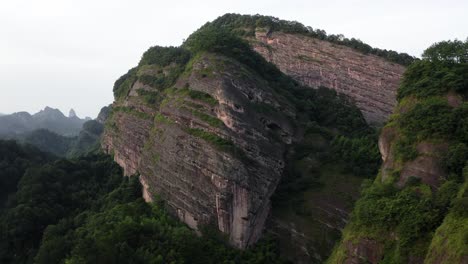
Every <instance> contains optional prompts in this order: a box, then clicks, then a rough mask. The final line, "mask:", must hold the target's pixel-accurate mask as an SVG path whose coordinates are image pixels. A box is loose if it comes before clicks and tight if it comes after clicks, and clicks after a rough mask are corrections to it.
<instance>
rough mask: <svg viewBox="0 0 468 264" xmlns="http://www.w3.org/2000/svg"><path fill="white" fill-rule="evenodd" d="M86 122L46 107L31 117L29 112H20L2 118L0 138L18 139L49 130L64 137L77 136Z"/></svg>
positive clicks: (0, 120)
mask: <svg viewBox="0 0 468 264" xmlns="http://www.w3.org/2000/svg"><path fill="white" fill-rule="evenodd" d="M84 122H85V120H83V119H80V118H78V117H77V116H76V115H75V116H73V117H70V118H68V117H66V116H65V115H64V114H63V113H62V112H60V110H58V109H53V108H50V107H46V108H44V109H43V110H41V111H39V112H38V113H36V114H34V115H31V114H29V113H27V112H18V113H14V114H11V115H5V116H1V117H0V137H3V138H5V137H10V138H13V137H17V136H20V135H22V134H25V133H28V132H32V131H34V130H37V129H48V130H50V131H52V132H54V133H57V134H59V135H64V136H75V135H77V134H78V133H79V132H80V130H81V127H82V126H83V124H84Z"/></svg>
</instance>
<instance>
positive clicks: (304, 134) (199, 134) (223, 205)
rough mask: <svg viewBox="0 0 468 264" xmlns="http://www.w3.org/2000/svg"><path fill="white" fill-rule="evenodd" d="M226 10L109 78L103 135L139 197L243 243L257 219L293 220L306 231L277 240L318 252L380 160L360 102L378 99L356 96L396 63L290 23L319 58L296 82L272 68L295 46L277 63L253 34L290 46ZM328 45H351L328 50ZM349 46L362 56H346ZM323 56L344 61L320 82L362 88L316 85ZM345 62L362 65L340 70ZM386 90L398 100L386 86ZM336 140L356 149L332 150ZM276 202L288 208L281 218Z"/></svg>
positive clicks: (396, 69) (283, 228) (278, 224)
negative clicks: (247, 28)
mask: <svg viewBox="0 0 468 264" xmlns="http://www.w3.org/2000/svg"><path fill="white" fill-rule="evenodd" d="M229 17H230V15H228V16H225V17H222V18H220V19H218V20H216V21H214V22H212V23H209V24H207V25H205V26H203V27H202V28H201V29H200V30H198V31H197V32H195V33H194V34H192V35H191V36H190V37H189V38H188V39H187V41H186V42H185V43H184V45H182V46H181V47H167V48H163V47H153V48H150V49H149V50H148V51H147V52H145V53H144V54H143V57H142V59H141V61H140V63H139V64H138V66H137V67H135V68H133V69H131V70H129V71H128V73H126V74H125V75H123V76H122V77H121V78H119V79H118V80H117V81H116V83H115V85H114V96H115V102H114V103H113V105H112V110H111V112H110V115H109V119H108V121H107V122H106V126H105V127H106V128H105V132H104V135H103V139H102V147H103V149H104V150H105V151H106V152H107V153H109V154H112V155H113V156H114V159H115V161H116V162H117V163H119V164H120V165H121V166H122V168H123V169H124V173H125V175H133V174H137V173H138V174H140V180H141V183H142V185H143V186H144V198H145V199H146V200H147V201H153V200H154V196H155V195H158V196H159V197H161V198H162V199H163V200H165V201H166V202H167V204H168V208H169V210H170V211H171V213H172V214H173V215H175V216H177V217H178V218H179V219H180V220H182V221H183V222H185V223H186V224H188V225H189V226H190V227H192V228H194V229H199V228H200V227H201V226H205V225H211V226H215V227H216V228H217V229H218V230H219V231H221V232H222V233H225V234H226V235H228V236H229V241H230V243H231V244H232V245H234V246H236V247H239V248H246V247H248V246H250V245H252V244H254V243H255V242H256V241H257V240H258V239H259V238H260V236H261V234H262V231H263V230H264V228H265V227H267V229H268V230H267V232H271V233H278V232H285V233H287V234H291V233H293V232H295V231H294V226H295V225H296V224H297V225H301V228H304V233H305V234H304V235H303V236H302V237H297V236H291V235H289V238H288V239H285V241H283V242H284V243H283V245H284V247H285V248H287V247H288V245H295V246H294V247H293V248H291V246H289V250H293V251H296V252H290V253H291V255H300V257H297V258H298V259H299V258H301V259H305V260H303V261H311V259H313V260H314V261H316V262H319V261H323V259H324V258H326V256H327V255H328V254H329V253H330V252H331V250H332V248H333V245H334V243H335V242H336V240H337V239H338V238H339V234H340V229H341V228H342V227H344V224H345V223H346V221H347V218H348V213H349V211H350V210H351V209H352V205H353V201H354V200H355V199H357V197H358V195H359V188H360V183H361V182H362V181H363V180H364V179H365V177H366V175H369V174H374V173H376V170H377V168H378V165H379V157H378V150H377V140H376V139H375V138H374V136H373V135H374V131H373V129H372V128H371V127H369V125H368V124H366V120H365V119H364V117H363V114H366V113H371V112H372V111H375V112H377V111H378V109H380V106H378V105H376V104H375V105H374V103H373V102H372V101H371V103H369V104H368V106H369V107H370V108H364V107H361V109H358V108H356V107H355V106H354V102H355V101H356V100H355V99H354V98H357V97H359V98H361V97H365V96H366V95H367V96H369V95H371V94H374V93H375V92H379V91H380V90H382V92H385V91H386V89H390V90H392V89H393V90H396V89H397V86H398V82H399V80H398V78H399V76H400V75H401V74H402V72H403V71H404V68H405V67H404V66H402V65H400V64H397V63H396V62H394V61H390V60H389V59H388V58H386V57H384V56H377V55H373V54H367V55H366V54H364V53H363V52H362V51H360V50H358V49H353V48H350V47H348V46H346V45H341V44H334V43H332V42H330V41H328V40H320V39H318V38H316V37H314V36H310V35H306V34H305V35H301V34H299V36H300V38H299V39H295V41H294V45H308V46H309V48H310V49H316V50H320V51H321V53H320V54H319V55H317V56H318V57H320V58H321V59H322V61H321V62H320V65H321V67H319V68H317V67H313V65H312V64H304V63H303V65H304V68H306V67H310V69H311V73H310V75H311V76H312V75H313V76H315V77H314V78H315V80H321V81H317V82H302V81H300V79H301V77H298V75H293V74H291V76H288V75H286V74H285V73H290V72H288V71H287V70H286V69H283V72H282V71H281V70H280V69H281V66H284V65H287V64H295V63H296V62H298V61H300V59H294V58H297V57H300V56H299V55H303V54H296V55H294V54H290V55H288V56H287V57H291V58H293V59H291V61H285V62H284V63H280V61H281V60H279V61H276V60H274V59H271V60H270V61H271V62H273V63H276V64H277V66H279V67H277V66H276V65H275V64H273V63H271V62H268V61H267V60H266V58H265V57H267V56H265V54H262V53H261V52H260V53H257V52H255V51H254V49H258V45H262V46H265V47H266V48H267V49H270V48H271V49H272V50H277V52H280V50H281V49H283V50H285V52H289V53H291V52H292V51H291V50H287V49H289V46H286V47H285V46H284V45H283V46H274V47H270V46H267V44H265V43H263V42H262V43H263V44H259V43H260V42H259V41H258V40H257V41H256V40H255V39H253V38H252V34H250V33H249V34H246V33H239V31H238V30H236V28H234V27H233V28H231V27H229V26H226V24H221V25H218V21H220V20H223V19H226V18H229ZM239 17H240V18H243V16H239ZM253 18H254V19H266V20H268V21H270V22H271V23H273V25H272V26H269V27H267V26H258V28H255V32H254V36H256V35H258V36H260V33H261V32H265V30H266V32H269V36H280V35H281V38H285V39H292V38H293V37H295V36H297V35H298V34H296V33H288V32H287V31H286V32H283V31H281V30H282V29H281V28H277V33H274V32H275V31H274V29H275V26H274V25H276V24H277V23H279V24H278V25H281V23H284V22H282V21H279V22H278V21H276V20H274V19H272V18H270V17H253ZM254 21H255V20H254ZM257 24H258V23H256V24H255V25H257ZM237 25H238V23H237V24H236V26H237ZM241 27H242V28H244V27H243V25H241ZM256 32H258V34H256ZM275 34H280V35H275ZM265 41H266V42H268V40H267V39H266V40H265ZM296 41H297V43H296ZM275 42H276V43H281V41H280V40H278V41H275ZM249 43H250V44H249ZM325 43H326V44H325ZM332 44H334V45H332ZM256 45H257V46H256ZM291 45H292V44H291ZM324 45H326V48H327V50H324ZM268 47H270V48H268ZM309 53H310V54H309ZM309 53H307V54H309V56H312V55H311V54H312V53H314V52H312V51H310V52H309ZM335 53H336V54H344V56H348V57H346V59H341V60H340V59H335V58H334V57H335V56H336V55H333V54H335ZM278 54H280V53H278ZM281 54H283V53H281ZM327 54H328V55H327ZM395 54H396V53H395ZM264 56H265V57H264ZM278 56H279V55H278ZM281 56H283V55H281ZM304 56H305V55H304ZM401 56H403V55H401ZM326 57H328V58H330V59H327V60H325V58H326ZM403 57H404V56H403ZM301 58H302V57H301ZM355 58H356V60H358V62H359V63H353V61H351V59H355ZM267 59H268V58H267ZM296 65H297V63H296ZM311 65H312V66H311ZM366 67H368V68H366ZM332 68H336V69H346V70H345V72H346V74H347V75H346V76H345V77H343V79H340V81H339V82H338V80H337V81H336V83H339V84H340V85H335V86H333V87H329V88H333V89H335V90H338V91H340V89H339V88H340V87H342V85H344V84H346V85H348V86H347V87H348V88H346V89H354V90H353V91H358V90H359V91H367V92H363V93H362V94H359V95H354V94H350V95H354V98H353V97H351V96H347V95H346V94H340V95H338V94H337V93H336V92H335V91H334V90H330V89H328V88H325V87H318V86H323V85H324V84H329V82H328V80H329V78H333V77H327V76H328V75H324V74H323V73H325V72H331V69H332ZM348 69H349V70H348ZM351 70H355V71H358V70H359V71H360V72H362V76H363V77H362V78H360V79H359V78H358V77H356V76H358V75H353V76H354V77H349V76H350V75H349V74H348V73H349V72H351ZM371 70H374V71H371ZM305 71H306V70H305V69H304V74H306V73H305ZM316 71H318V72H320V71H321V72H322V76H325V77H320V75H317V74H316ZM340 74H341V73H340ZM294 78H296V79H298V80H299V81H297V80H295V79H294ZM340 78H341V77H340ZM377 80H379V81H377ZM369 83H371V84H369ZM304 84H308V85H313V87H310V86H306V85H304ZM315 85H317V86H315ZM387 85H388V86H387ZM366 89H367V90H366ZM384 90H385V91H384ZM392 94H393V97H392ZM385 96H390V98H391V99H392V100H396V95H395V94H394V93H389V94H388V95H385ZM365 98H367V97H365ZM365 100H373V99H365ZM361 106H362V105H361ZM388 107H390V106H388ZM366 109H367V110H366ZM387 110H388V109H387ZM387 110H385V111H387ZM385 111H384V112H382V113H383V114H382V113H381V114H378V115H375V117H376V118H375V119H373V118H369V117H371V116H372V115H370V114H366V115H367V117H368V120H367V121H369V123H375V122H373V121H376V122H377V123H378V122H380V123H381V122H383V121H384V120H385V118H386V117H387V115H388V113H387V112H388V111H387V112H385ZM361 112H362V113H361ZM366 115H364V116H366ZM335 138H336V139H337V140H336V141H335V140H334V139H335ZM338 139H340V140H338ZM340 144H342V145H340ZM343 146H347V148H349V150H347V153H353V154H352V155H351V154H347V155H348V156H346V157H345V158H341V157H340V158H337V157H338V156H339V155H338V153H339V152H340V151H341V150H340V148H343ZM358 146H359V148H360V149H359V151H358ZM353 147H355V148H356V149H352V148H353ZM353 151H354V152H353ZM342 152H344V151H342ZM364 164H365V165H364ZM360 167H364V168H366V169H368V170H367V171H365V169H363V168H360ZM281 180H282V182H281V183H280V181H281ZM277 188H278V192H276V194H275V197H274V198H275V201H276V204H273V210H270V209H271V207H272V204H271V201H270V198H271V197H272V195H273V194H274V193H275V190H276V189H277ZM333 188H337V189H338V190H339V192H340V193H341V195H336V193H334V192H333ZM311 193H314V194H313V195H310V194H311ZM304 197H307V199H308V200H305V198H304ZM282 200H283V201H282ZM287 201H296V202H295V204H292V203H289V202H287ZM291 206H292V208H291ZM315 210H323V211H324V212H330V213H321V214H318V213H315V212H314V211H315ZM290 211H291V212H292V214H289V213H290ZM285 212H288V215H290V216H294V219H291V218H290V219H289V220H288V219H287V217H285V214H284V213H285ZM270 213H273V217H269V215H270ZM267 219H269V220H272V222H273V223H266V220H267ZM311 222H314V223H317V224H314V225H312V224H308V223H311ZM303 223H306V224H303ZM291 224H292V225H291ZM306 230H307V231H306ZM296 260H297V259H296Z"/></svg>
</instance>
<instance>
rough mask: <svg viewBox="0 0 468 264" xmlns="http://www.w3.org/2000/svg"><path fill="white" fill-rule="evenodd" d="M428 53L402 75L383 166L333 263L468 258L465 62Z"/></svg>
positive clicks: (382, 143)
mask: <svg viewBox="0 0 468 264" xmlns="http://www.w3.org/2000/svg"><path fill="white" fill-rule="evenodd" d="M449 44H450V43H449ZM443 45H447V44H446V43H441V44H438V45H435V46H434V47H436V48H437V47H438V46H441V47H442V46H443ZM465 52H466V50H465ZM427 54H428V52H427V51H426V52H425V57H426V58H425V59H424V60H423V61H419V62H417V63H414V64H412V65H411V66H410V67H409V69H408V71H407V72H406V73H405V77H404V79H403V81H402V85H401V87H400V88H399V91H398V94H399V96H398V97H399V104H398V107H397V108H396V111H395V113H394V115H392V117H391V118H390V121H389V122H388V123H387V124H386V126H385V127H384V128H383V129H382V132H381V135H380V139H379V149H380V152H381V155H382V160H383V164H382V167H381V171H380V173H379V175H378V176H377V178H376V180H375V181H374V182H373V183H372V184H370V185H368V186H367V188H366V189H365V190H364V192H363V194H362V197H361V198H360V200H359V201H358V202H357V204H356V207H355V209H354V213H353V217H352V219H351V222H350V223H349V224H348V225H347V227H346V228H345V230H344V232H343V239H342V242H341V243H340V244H339V246H338V247H337V248H336V249H335V251H334V253H333V255H332V257H331V258H330V260H329V263H468V251H467V249H468V244H467V242H466V240H465V241H463V239H462V237H466V236H467V235H468V225H467V224H468V221H467V217H468V216H467V214H466V204H467V192H466V182H467V179H468V178H467V176H468V163H467V160H468V147H467V144H468V141H467V139H468V138H467V135H468V133H467V132H468V130H467V129H466V124H467V123H466V122H467V120H468V111H467V109H468V108H467V107H468V104H467V99H468V97H467V95H468V93H467V91H468V86H467V85H466V83H467V80H468V64H466V62H460V63H456V62H455V61H456V60H454V59H448V60H445V61H444V60H440V56H439V55H437V56H436V57H432V56H429V55H427ZM462 208H463V209H462Z"/></svg>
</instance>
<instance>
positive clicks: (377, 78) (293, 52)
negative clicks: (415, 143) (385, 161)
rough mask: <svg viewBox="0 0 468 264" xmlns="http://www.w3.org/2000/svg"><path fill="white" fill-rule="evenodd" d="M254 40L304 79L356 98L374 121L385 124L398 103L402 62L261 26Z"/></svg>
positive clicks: (290, 72) (281, 65)
mask: <svg viewBox="0 0 468 264" xmlns="http://www.w3.org/2000/svg"><path fill="white" fill-rule="evenodd" d="M251 43H252V45H253V47H254V49H255V50H256V51H257V52H258V53H260V54H261V55H262V56H263V57H264V58H265V59H266V60H268V61H270V62H272V63H274V64H275V65H276V66H277V67H278V68H279V69H280V70H281V71H282V72H284V73H285V74H287V75H289V76H291V77H292V78H294V79H295V80H297V81H299V82H300V83H302V84H304V85H306V86H310V87H319V86H325V87H328V88H331V89H334V90H336V91H337V92H339V93H343V94H346V95H347V96H349V97H350V98H352V99H354V101H355V103H356V105H357V106H358V108H359V109H360V110H361V111H362V114H363V115H364V118H365V119H366V120H367V122H368V123H370V124H375V125H381V124H383V123H384V122H385V121H386V120H387V118H388V116H389V115H390V114H391V113H392V111H393V108H394V107H395V105H396V92H397V89H398V86H399V82H400V79H401V76H402V74H403V72H404V71H405V67H404V66H402V65H399V64H396V63H392V62H389V61H387V60H385V59H383V58H381V57H378V56H375V55H370V54H369V55H365V54H363V53H362V52H359V51H357V50H354V49H352V48H349V47H346V46H341V45H336V44H333V43H330V42H328V41H323V40H319V39H316V38H311V37H308V36H304V35H300V34H286V33H283V32H270V33H267V32H266V31H259V30H257V32H256V34H255V40H251Z"/></svg>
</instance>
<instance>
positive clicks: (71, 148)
mask: <svg viewBox="0 0 468 264" xmlns="http://www.w3.org/2000/svg"><path fill="white" fill-rule="evenodd" d="M108 111H109V107H103V108H102V109H101V112H100V113H99V116H98V118H99V120H100V121H97V120H88V121H86V122H84V123H83V126H82V129H81V130H80V132H79V134H78V135H77V136H73V137H70V136H63V135H59V134H57V133H55V132H52V131H50V130H48V129H37V130H34V131H32V132H28V133H25V134H23V135H21V136H19V137H17V138H16V139H17V140H19V141H20V142H22V143H27V144H30V145H33V146H35V147H37V148H39V149H40V150H42V151H44V152H48V153H52V154H54V155H56V156H58V157H68V158H74V157H78V156H83V155H87V154H89V153H94V152H97V151H98V150H99V142H100V138H101V135H102V133H103V131H104V124H103V122H105V120H106V118H107V117H106V114H107V112H108ZM69 118H70V119H74V120H75V121H76V120H77V119H78V120H80V119H79V118H78V117H77V116H76V115H73V114H72V115H70V117H69Z"/></svg>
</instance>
